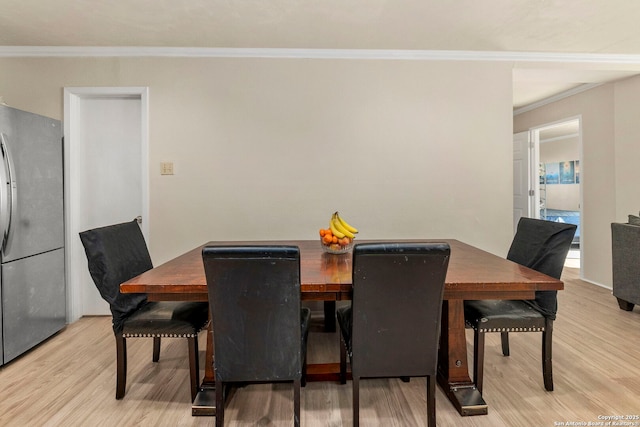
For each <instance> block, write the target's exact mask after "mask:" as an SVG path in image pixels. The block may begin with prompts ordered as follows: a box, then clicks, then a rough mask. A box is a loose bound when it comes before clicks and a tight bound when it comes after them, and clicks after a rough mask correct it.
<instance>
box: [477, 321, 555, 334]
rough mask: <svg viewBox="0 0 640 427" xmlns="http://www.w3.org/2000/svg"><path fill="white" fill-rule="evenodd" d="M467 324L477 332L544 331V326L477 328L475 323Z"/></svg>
mask: <svg viewBox="0 0 640 427" xmlns="http://www.w3.org/2000/svg"><path fill="white" fill-rule="evenodd" d="M467 326H468V327H470V328H472V329H474V330H477V331H478V332H544V327H542V326H541V327H537V328H536V327H529V328H478V327H477V326H476V325H473V324H470V323H467Z"/></svg>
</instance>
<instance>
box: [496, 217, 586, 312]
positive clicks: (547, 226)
mask: <svg viewBox="0 0 640 427" xmlns="http://www.w3.org/2000/svg"><path fill="white" fill-rule="evenodd" d="M575 232H576V226H575V225H573V224H566V223H560V222H551V221H545V220H540V219H533V218H520V221H519V222H518V229H517V230H516V235H515V236H514V238H513V242H512V243H511V247H510V248H509V253H508V254H507V259H509V260H511V261H513V262H516V263H518V264H520V265H524V266H525V267H529V268H531V269H533V270H536V271H539V272H541V273H544V274H546V275H547V276H551V277H554V278H556V279H559V278H560V276H561V275H562V268H563V266H564V262H565V259H566V258H567V253H568V252H569V249H570V248H571V242H572V241H573V236H574V234H575ZM557 293H558V292H557V291H538V292H536V298H535V302H533V303H534V305H535V306H536V308H537V309H538V310H539V311H540V312H541V313H542V314H544V315H545V316H546V317H549V318H551V319H555V317H556V313H557V311H558V304H557Z"/></svg>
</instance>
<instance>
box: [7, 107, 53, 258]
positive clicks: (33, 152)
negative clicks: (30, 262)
mask: <svg viewBox="0 0 640 427" xmlns="http://www.w3.org/2000/svg"><path fill="white" fill-rule="evenodd" d="M4 108H7V107H4ZM3 113H5V114H6V115H9V116H10V121H11V126H10V127H7V128H6V129H0V132H2V133H3V134H4V135H3V136H4V137H3V139H4V142H5V145H6V146H7V152H8V153H9V156H10V158H11V162H12V166H13V168H12V169H13V171H12V172H13V176H12V177H11V180H12V181H11V182H10V183H9V185H8V186H7V187H5V186H3V190H4V189H5V188H7V189H8V190H10V191H11V192H12V194H9V195H6V196H4V197H5V198H6V199H9V200H11V199H13V200H14V203H15V205H14V206H13V209H12V210H13V215H12V216H11V231H10V233H9V241H8V244H7V248H6V250H5V251H4V252H3V254H2V262H3V263H5V262H8V261H12V260H16V259H20V258H24V257H26V256H31V255H35V254H38V253H41V252H46V251H50V250H52V249H57V248H61V247H63V246H64V216H63V215H64V214H63V181H62V176H63V170H62V164H63V163H62V130H61V126H60V122H59V121H58V120H54V119H50V118H47V117H43V116H39V115H37V114H32V113H27V112H24V111H20V110H15V109H12V108H9V109H8V113H7V112H6V111H5V112H3ZM3 121H4V120H2V121H0V124H1V123H2V122H3ZM8 187H10V188H8ZM1 222H5V221H4V220H3V221H1Z"/></svg>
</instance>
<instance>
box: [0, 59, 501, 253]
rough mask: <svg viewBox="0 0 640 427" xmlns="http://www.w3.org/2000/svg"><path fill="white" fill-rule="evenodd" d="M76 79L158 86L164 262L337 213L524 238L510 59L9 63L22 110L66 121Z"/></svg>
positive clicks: (156, 141)
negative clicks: (518, 212)
mask: <svg viewBox="0 0 640 427" xmlns="http://www.w3.org/2000/svg"><path fill="white" fill-rule="evenodd" d="M65 86H148V87H149V88H150V89H149V99H150V169H151V172H150V187H151V188H150V199H151V207H150V211H151V214H150V221H149V227H150V242H149V243H150V250H151V253H152V257H153V259H154V262H155V263H156V264H157V263H159V262H163V261H166V260H168V259H170V258H172V257H174V256H175V255H177V254H179V253H182V252H184V251H186V250H188V249H191V248H193V247H195V246H196V245H199V244H202V243H204V242H207V241H209V240H216V239H229V240H231V239H277V238H290V239H316V238H318V234H317V231H318V229H319V228H321V227H325V226H326V225H327V222H328V220H329V217H330V215H331V213H332V212H333V211H335V210H340V211H341V212H342V213H343V214H344V216H345V218H347V219H348V220H349V221H350V222H352V223H353V224H354V225H356V226H357V227H359V228H360V230H361V233H360V236H361V238H363V239H364V238H373V239H375V238H394V237H396V238H406V237H415V238H457V239H460V240H463V241H466V242H468V243H471V244H474V245H477V246H479V247H482V248H484V249H486V250H489V251H491V252H494V253H496V254H498V255H501V256H502V255H504V254H505V253H506V250H507V248H508V245H509V242H510V241H511V237H512V230H513V226H512V214H511V211H512V171H511V164H512V159H511V158H512V147H511V144H512V142H511V138H512V130H513V129H512V121H511V115H512V83H511V68H510V65H509V64H503V63H482V62H463V61H452V62H431V61H378V60H325V59H248V58H244V59H243V58H237V59H223V58H222V59H221V58H217V59H214V58H67V59H60V58H57V59H47V58H32V59H24V58H2V59H0V94H2V95H3V96H4V98H5V101H6V102H7V103H9V104H11V105H13V106H16V107H18V108H22V109H26V110H31V111H34V112H37V113H40V114H45V115H49V116H53V117H56V118H61V116H62V89H63V87H65ZM164 161H172V162H174V169H175V175H173V176H161V175H160V168H159V164H160V162H164ZM128 219H129V218H123V220H128Z"/></svg>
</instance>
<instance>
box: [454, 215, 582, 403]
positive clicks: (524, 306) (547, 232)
mask: <svg viewBox="0 0 640 427" xmlns="http://www.w3.org/2000/svg"><path fill="white" fill-rule="evenodd" d="M575 231H576V226H575V225H573V224H566V223H559V222H551V221H545V220H539V219H533V218H521V219H520V221H519V222H518V227H517V230H516V235H515V236H514V238H513V241H512V243H511V247H510V248H509V252H508V254H507V259H509V260H511V261H513V262H516V263H518V264H520V265H523V266H525V267H529V268H531V269H533V270H536V271H539V272H541V273H544V274H546V275H548V276H551V277H554V278H556V279H560V276H561V275H562V269H563V267H564V262H565V259H566V258H567V253H568V252H569V249H570V247H571V242H572V241H573V236H574V234H575ZM557 310H558V303H557V291H537V292H536V293H535V299H533V300H529V301H525V300H513V301H512V300H479V301H465V304H464V312H465V314H464V316H465V322H466V324H467V326H468V327H471V328H473V329H474V374H473V375H474V383H475V384H476V388H477V389H478V390H479V391H480V392H482V388H483V365H484V334H485V333H487V332H500V333H501V339H502V352H503V354H504V355H505V356H508V355H509V335H508V334H509V332H542V366H543V377H544V385H545V388H546V389H547V390H548V391H552V390H553V372H552V364H551V357H552V333H553V321H554V320H555V318H556V313H557Z"/></svg>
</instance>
